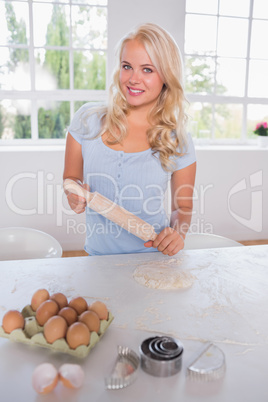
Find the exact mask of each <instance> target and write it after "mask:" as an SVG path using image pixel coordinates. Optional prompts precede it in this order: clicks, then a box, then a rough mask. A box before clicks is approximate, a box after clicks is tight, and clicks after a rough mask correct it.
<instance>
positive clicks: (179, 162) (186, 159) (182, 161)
mask: <svg viewBox="0 0 268 402" xmlns="http://www.w3.org/2000/svg"><path fill="white" fill-rule="evenodd" d="M174 162H175V164H176V167H175V169H174V170H175V171H176V170H181V169H183V168H185V167H187V166H190V165H192V164H193V163H194V162H196V155H195V148H194V142H193V139H192V137H191V135H190V134H189V133H188V137H187V146H186V151H185V153H184V154H183V155H182V156H180V157H179V158H176V159H175V160H174Z"/></svg>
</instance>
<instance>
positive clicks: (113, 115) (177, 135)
mask: <svg viewBox="0 0 268 402" xmlns="http://www.w3.org/2000/svg"><path fill="white" fill-rule="evenodd" d="M131 40H137V41H139V42H140V43H142V44H143V46H144V47H145V49H146V51H147V53H148V55H149V57H150V59H151V60H152V63H153V65H154V66H155V68H156V70H157V72H158V73H159V75H160V77H161V79H162V81H163V82H164V85H163V88H162V91H161V93H160V95H159V97H158V99H157V102H156V104H155V105H154V106H153V108H152V109H151V111H150V113H149V115H148V121H149V123H150V126H151V127H150V128H149V129H148V131H147V138H148V142H149V145H150V147H151V149H152V150H153V152H154V153H158V154H159V159H160V162H161V165H162V167H163V169H164V170H166V171H168V170H173V169H172V168H173V164H174V158H175V157H179V156H180V155H182V154H183V152H185V149H186V146H187V139H186V132H185V124H186V121H187V117H186V114H185V111H184V106H185V102H186V99H185V95H184V90H183V84H182V83H183V66H182V61H181V56H180V51H179V48H178V46H177V44H176V42H175V41H174V39H173V38H172V37H171V35H170V34H169V33H168V32H166V31H165V30H164V29H163V28H161V27H159V26H158V25H155V24H152V23H147V24H142V25H140V26H138V27H137V28H136V29H135V30H134V31H132V32H130V33H129V34H128V35H127V36H125V37H124V38H123V39H122V40H121V41H120V43H119V46H118V50H117V56H118V57H117V65H116V67H115V70H114V75H113V83H112V85H111V87H110V92H109V103H108V107H107V108H106V112H105V111H104V109H103V110H102V112H103V114H104V116H105V118H103V127H102V133H104V132H106V131H108V132H109V133H110V134H111V135H112V137H113V138H114V140H113V141H111V142H110V143H111V144H115V143H119V142H121V141H122V140H123V139H124V138H125V137H126V135H127V130H128V127H127V114H128V110H129V105H128V103H127V101H126V98H125V96H124V94H123V93H122V90H121V87H120V80H119V76H120V69H121V56H122V52H123V48H124V46H125V44H126V43H127V42H128V41H131ZM178 150H179V152H178Z"/></svg>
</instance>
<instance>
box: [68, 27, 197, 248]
mask: <svg viewBox="0 0 268 402" xmlns="http://www.w3.org/2000/svg"><path fill="white" fill-rule="evenodd" d="M171 54H172V57H170V55H171ZM184 103H185V98H184V91H183V84H182V63H181V59H180V53H179V50H178V47H177V45H176V43H175V42H174V40H173V38H172V37H171V36H170V34H169V33H168V32H166V31H165V30H164V29H162V28H161V27H159V26H157V25H155V24H151V23H148V24H143V25H140V26H138V27H137V28H136V29H135V30H134V31H133V32H130V33H129V34H128V35H126V36H125V37H124V38H123V39H122V40H121V41H120V44H119V48H118V54H117V65H116V67H115V72H114V76H113V82H112V84H111V88H110V98H109V102H108V105H103V106H102V107H93V108H92V107H90V105H88V104H86V105H84V106H83V107H82V108H81V109H80V110H79V111H78V112H77V113H76V115H75V117H74V119H73V121H72V123H71V125H70V127H69V133H68V137H67V143H66V154H65V169H64V179H72V180H75V181H77V182H78V183H79V184H80V185H82V186H83V187H84V188H85V189H87V190H90V191H91V192H95V194H96V193H100V194H101V195H103V196H105V197H106V198H108V199H109V200H110V201H111V202H110V203H109V205H110V206H111V207H112V208H113V211H112V213H113V216H114V219H113V222H117V221H118V219H115V218H119V216H118V217H116V213H117V212H116V211H118V210H119V209H118V207H117V205H116V204H119V205H120V206H121V207H123V208H124V209H125V210H126V211H125V216H126V217H129V220H133V222H129V221H128V222H126V225H124V228H129V227H132V228H133V227H134V228H135V227H137V222H138V221H139V219H138V218H140V219H141V220H142V221H145V222H146V223H148V224H150V225H151V226H153V228H154V230H155V231H156V232H157V236H156V237H155V236H154V237H153V238H152V237H150V238H149V239H148V240H149V241H146V242H145V243H144V241H145V240H142V239H141V238H138V237H135V236H138V231H137V232H136V233H134V232H135V230H134V231H133V230H130V229H129V231H128V230H121V229H122V227H120V228H119V229H120V230H119V231H118V227H117V225H115V224H114V223H113V222H111V221H109V220H108V219H107V217H108V214H105V211H102V212H101V206H100V209H99V211H100V212H99V213H100V214H96V213H92V211H91V209H90V204H91V203H90V202H88V203H87V201H86V198H88V197H86V196H85V194H82V196H81V194H79V193H77V194H73V193H72V192H70V191H68V189H67V187H65V188H66V194H67V198H68V201H69V204H70V207H71V208H72V209H73V210H74V211H75V212H77V213H82V212H84V211H85V209H86V205H88V206H89V208H87V211H86V212H87V213H86V219H87V238H86V245H85V250H86V251H87V252H88V254H89V255H99V254H118V253H143V252H149V251H151V247H153V249H154V250H155V251H160V252H162V253H163V254H165V255H170V256H171V255H174V254H176V253H177V252H178V251H179V250H181V249H182V248H183V246H184V238H185V235H186V233H187V230H188V228H189V224H190V221H191V214H192V194H193V186H194V181H195V169H196V164H195V152H194V147H193V143H192V141H191V137H190V136H187V135H186V131H185V123H186V116H185V112H184ZM169 181H170V182H171V189H172V191H171V192H172V202H171V208H172V214H171V219H170V221H169V219H168V217H167V214H166V212H165V208H164V194H165V192H166V189H167V185H168V183H169ZM65 183H67V180H66V182H65ZM122 194H123V196H122ZM83 195H84V196H83ZM92 196H94V194H92ZM96 197H97V194H96ZM93 199H94V198H93ZM104 208H105V206H104ZM92 209H93V210H94V211H95V209H94V208H93V207H92ZM106 212H107V211H106ZM109 212H111V211H109ZM129 212H131V214H129ZM133 214H134V215H137V216H136V217H135V216H133ZM135 225H136V226H135ZM137 230H138V229H137Z"/></svg>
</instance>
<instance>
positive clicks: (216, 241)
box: [184, 233, 243, 250]
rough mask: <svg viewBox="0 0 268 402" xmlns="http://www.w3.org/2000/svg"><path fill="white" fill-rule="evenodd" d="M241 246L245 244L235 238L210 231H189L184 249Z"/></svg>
mask: <svg viewBox="0 0 268 402" xmlns="http://www.w3.org/2000/svg"><path fill="white" fill-rule="evenodd" d="M241 246H243V244H241V243H238V242H237V241H235V240H232V239H228V238H227V237H223V236H218V235H214V234H210V233H188V234H187V235H186V238H185V241H184V250H196V249H204V248H220V247H241Z"/></svg>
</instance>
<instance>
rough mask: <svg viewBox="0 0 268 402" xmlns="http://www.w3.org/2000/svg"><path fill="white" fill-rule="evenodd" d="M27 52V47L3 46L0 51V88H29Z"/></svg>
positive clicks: (21, 89)
mask: <svg viewBox="0 0 268 402" xmlns="http://www.w3.org/2000/svg"><path fill="white" fill-rule="evenodd" d="M30 85H31V80H30V66H29V52H28V50H27V49H21V48H15V47H8V48H7V47H6V48H5V47H3V48H1V52H0V89H1V90H8V91H9V90H10V91H11V90H17V91H23V90H30Z"/></svg>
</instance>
